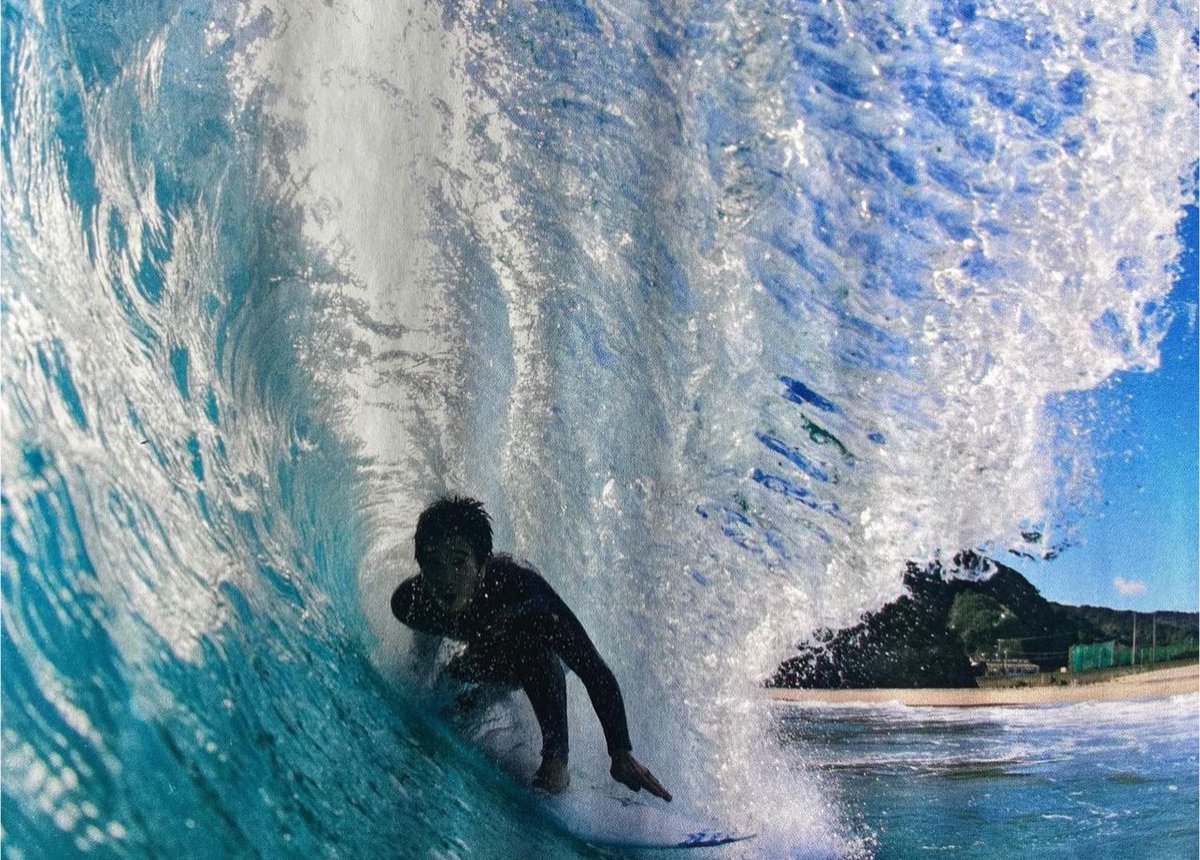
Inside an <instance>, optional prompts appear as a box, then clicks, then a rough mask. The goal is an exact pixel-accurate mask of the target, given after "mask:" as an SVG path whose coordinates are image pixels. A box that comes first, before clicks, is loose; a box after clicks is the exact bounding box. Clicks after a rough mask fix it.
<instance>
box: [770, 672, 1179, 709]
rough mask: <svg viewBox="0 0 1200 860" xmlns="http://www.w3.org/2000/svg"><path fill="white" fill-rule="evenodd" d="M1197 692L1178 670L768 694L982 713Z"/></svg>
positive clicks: (785, 699)
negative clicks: (1030, 682) (1078, 679)
mask: <svg viewBox="0 0 1200 860" xmlns="http://www.w3.org/2000/svg"><path fill="white" fill-rule="evenodd" d="M1197 692H1200V666H1198V665H1196V664H1193V665H1190V666H1178V667H1174V668H1171V669H1156V670H1152V671H1149V672H1139V673H1136V674H1131V675H1122V676H1120V677H1118V678H1113V679H1112V680H1109V681H1098V682H1095V683H1090V684H1087V683H1085V684H1070V685H1068V686H1064V687H1058V686H1043V687H993V688H982V687H978V688H972V687H961V688H948V689H934V688H913V689H903V688H877V689H862V690H814V689H795V688H783V687H775V688H771V689H769V690H768V691H767V694H768V696H769V697H770V699H771V700H772V701H776V702H792V703H798V704H804V703H809V702H813V703H815V702H821V703H827V704H839V703H855V704H864V703H865V704H870V703H876V702H897V703H899V704H901V705H909V706H913V707H922V708H986V707H997V706H1005V705H1050V704H1057V703H1063V702H1113V701H1126V700H1139V699H1157V698H1165V697H1168V696H1181V695H1186V694H1188V693H1197Z"/></svg>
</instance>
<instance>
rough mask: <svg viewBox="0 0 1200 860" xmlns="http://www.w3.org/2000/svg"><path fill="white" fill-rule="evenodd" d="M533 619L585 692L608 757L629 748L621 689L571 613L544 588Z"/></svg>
mask: <svg viewBox="0 0 1200 860" xmlns="http://www.w3.org/2000/svg"><path fill="white" fill-rule="evenodd" d="M537 618H538V622H539V626H541V627H542V630H541V631H539V632H540V633H541V634H542V636H543V637H544V638H545V639H546V640H548V642H549V644H550V647H551V648H553V649H554V651H555V652H556V653H557V654H558V656H559V657H561V658H562V661H563V662H564V663H566V664H567V668H568V669H570V670H571V671H572V672H574V673H575V674H576V675H578V676H579V680H580V681H582V682H583V686H584V688H585V689H587V692H588V698H589V699H591V700H592V707H593V708H594V709H595V711H596V716H597V717H599V718H600V726H601V727H602V728H603V729H604V740H605V742H606V743H607V745H608V754H609V755H610V756H613V755H616V754H617V753H619V752H628V751H629V750H631V749H633V745H632V744H631V743H630V742H629V725H628V723H627V722H626V719H625V701H624V699H622V698H621V687H620V686H619V685H618V684H617V679H616V676H615V675H613V673H612V670H611V669H609V668H608V664H607V663H605V662H604V659H603V658H602V657H601V656H600V652H598V651H597V650H596V646H595V645H593V644H592V640H591V639H590V638H588V635H587V631H586V630H584V629H583V625H582V624H580V623H579V619H578V618H576V617H575V613H573V612H571V610H570V609H569V608H568V607H567V605H566V604H565V603H564V602H563V601H562V598H560V597H559V596H558V595H557V594H555V593H554V592H553V591H551V590H550V589H549V588H547V589H546V594H545V595H544V597H543V605H542V608H541V611H540V612H539V613H538V616H537Z"/></svg>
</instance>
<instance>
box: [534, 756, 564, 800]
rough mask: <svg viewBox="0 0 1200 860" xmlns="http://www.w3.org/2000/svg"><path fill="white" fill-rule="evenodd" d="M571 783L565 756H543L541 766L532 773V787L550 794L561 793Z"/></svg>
mask: <svg viewBox="0 0 1200 860" xmlns="http://www.w3.org/2000/svg"><path fill="white" fill-rule="evenodd" d="M570 784H571V776H570V774H568V773H567V760H566V759H565V758H544V759H542V766H541V767H539V768H538V769H537V773H535V774H534V775H533V787H534V788H540V789H541V790H542V791H548V792H550V793H551V794H562V793H563V792H564V791H566V790H567V786H569V785H570Z"/></svg>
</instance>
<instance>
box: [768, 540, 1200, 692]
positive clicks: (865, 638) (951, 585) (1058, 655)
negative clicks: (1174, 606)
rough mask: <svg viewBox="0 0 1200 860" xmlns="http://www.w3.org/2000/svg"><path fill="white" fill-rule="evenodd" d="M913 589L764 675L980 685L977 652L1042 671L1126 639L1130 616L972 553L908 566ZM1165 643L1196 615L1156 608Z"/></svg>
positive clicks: (775, 679) (829, 681)
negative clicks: (1045, 593) (1062, 599)
mask: <svg viewBox="0 0 1200 860" xmlns="http://www.w3.org/2000/svg"><path fill="white" fill-rule="evenodd" d="M904 584H905V587H906V588H907V590H908V594H906V595H904V596H903V597H901V598H899V599H898V600H896V601H894V602H892V603H889V604H888V605H887V606H885V607H883V608H882V609H880V610H879V611H877V612H871V613H868V614H867V615H865V616H864V617H863V620H862V621H861V622H860V623H859V624H856V625H854V626H852V627H848V628H845V629H843V630H838V631H833V630H828V629H822V630H817V631H814V632H813V633H812V634H811V636H810V637H809V640H808V641H806V642H804V643H803V644H801V645H800V648H799V653H798V654H797V655H796V656H795V657H792V658H790V659H788V660H786V661H785V662H784V663H783V664H782V665H781V666H780V667H779V669H778V670H777V671H776V673H775V674H774V675H773V676H772V677H771V678H770V679H769V680H768V682H767V683H768V685H769V686H772V687H811V688H819V689H853V688H858V689H861V688H869V687H974V686H976V683H975V675H976V674H977V672H978V669H977V668H974V667H973V666H972V658H973V657H974V658H982V659H984V660H988V659H991V660H995V659H997V658H998V657H1003V658H1004V659H1008V660H1016V659H1025V660H1028V661H1029V662H1031V663H1033V664H1036V665H1037V666H1038V667H1039V668H1040V669H1041V670H1043V671H1045V670H1055V669H1058V668H1059V667H1061V666H1065V665H1066V664H1067V655H1068V652H1069V650H1070V648H1071V646H1072V645H1076V644H1083V643H1090V642H1103V641H1108V640H1116V641H1118V642H1121V643H1123V644H1125V645H1130V644H1131V643H1132V639H1133V625H1134V615H1133V613H1132V612H1129V611H1124V612H1122V611H1120V610H1116V609H1106V608H1103V607H1096V606H1067V605H1065V604H1061V603H1054V602H1052V601H1049V600H1046V599H1045V598H1044V597H1042V596H1041V594H1039V593H1038V590H1037V589H1036V588H1034V587H1033V585H1032V584H1031V583H1030V582H1029V580H1027V579H1025V577H1023V576H1022V575H1021V574H1020V573H1018V572H1017V571H1015V570H1013V569H1012V568H1010V567H1007V566H1005V565H1003V564H1000V563H999V562H996V561H993V560H992V559H988V558H984V557H982V556H980V555H977V554H976V553H972V552H964V553H960V554H959V555H957V556H955V558H954V560H953V563H952V564H951V565H949V566H945V567H943V565H941V564H939V563H934V564H931V565H928V566H927V567H925V568H921V567H918V566H917V565H915V564H909V566H908V568H907V570H906V572H905V574H904ZM1154 618H1155V623H1154V627H1153V629H1154V634H1153V635H1154V636H1155V639H1156V641H1157V644H1158V645H1159V646H1164V645H1167V646H1169V645H1175V644H1181V643H1184V642H1189V641H1190V642H1193V643H1194V642H1195V641H1196V640H1197V638H1198V636H1200V616H1198V615H1197V613H1194V612H1158V613H1155V615H1154ZM1137 624H1138V646H1139V648H1141V647H1147V646H1149V645H1150V638H1151V635H1152V633H1151V630H1152V627H1151V616H1150V615H1148V614H1147V613H1140V614H1139V616H1138V622H1137Z"/></svg>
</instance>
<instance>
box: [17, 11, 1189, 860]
mask: <svg viewBox="0 0 1200 860" xmlns="http://www.w3.org/2000/svg"><path fill="white" fill-rule="evenodd" d="M1093 5H1094V4H1083V5H1081V6H1079V7H1076V6H1072V5H1069V4H1065V3H1064V4H1061V5H1059V6H1048V5H1045V4H1043V5H1037V4H1026V3H1021V2H1002V3H996V4H992V5H988V4H983V3H970V2H954V3H947V4H940V3H934V4H926V3H907V4H899V5H897V6H896V7H895V8H893V9H891V10H890V11H879V10H878V9H876V8H875V7H873V6H872V7H863V8H851V7H846V6H842V5H836V4H795V3H786V4H784V3H781V4H773V3H763V2H744V3H733V4H728V3H719V4H718V3H703V2H701V3H678V4H665V5H664V4H661V3H647V4H636V3H633V4H630V3H620V4H615V3H614V4H611V5H603V4H594V5H584V4H575V3H565V2H564V3H538V4H533V3H529V4H524V3H496V4H493V3H486V2H464V3H446V4H440V3H430V4H427V5H422V4H414V5H411V6H403V7H402V6H395V5H394V4H393V5H389V4H361V5H359V4H349V3H346V4H341V3H323V2H316V0H313V2H307V0H289V2H279V3H274V2H257V0H247V2H243V3H232V2H231V3H222V2H218V3H210V2H182V3H174V4H170V3H163V4H143V3H103V2H84V3H71V4H66V3H57V2H23V0H22V2H6V3H5V5H4V63H5V67H4V76H3V87H2V89H0V97H2V105H3V115H4V130H3V140H2V142H3V158H4V173H3V177H2V180H3V185H2V192H3V210H4V225H3V242H4V245H3V253H4V261H3V266H4V279H3V281H4V283H3V304H2V306H0V310H2V313H3V321H2V324H3V330H2V332H0V334H2V336H3V343H4V349H3V373H4V376H3V379H4V390H3V398H2V401H0V409H2V412H0V420H2V424H3V434H2V435H3V438H2V445H3V447H2V448H0V457H2V460H3V469H4V478H3V506H4V507H3V518H4V519H3V547H2V548H3V575H2V580H0V584H2V588H3V592H2V597H3V641H2V647H3V653H2V661H3V677H2V683H3V729H2V735H0V740H2V744H3V746H2V751H3V760H4V774H3V776H4V779H3V789H2V798H0V802H2V813H3V814H2V816H0V817H2V825H0V826H2V827H3V852H4V853H5V855H6V856H11V857H39V856H41V857H62V856H69V855H71V854H72V853H75V852H82V851H92V852H95V853H97V854H99V855H103V856H122V857H140V856H155V857H163V856H188V857H204V856H211V857H227V856H266V857H284V856H298V855H303V856H325V857H334V856H339V857H359V856H370V855H376V854H379V853H389V854H390V853H399V854H401V855H403V854H410V855H413V856H447V857H448V856H466V855H468V854H471V855H475V856H485V857H486V856H508V855H509V854H510V853H511V850H512V846H513V844H514V843H515V842H517V841H519V842H520V844H521V845H522V846H523V849H522V850H527V851H528V852H530V855H531V856H546V855H553V854H555V853H559V854H565V855H567V856H573V855H575V854H577V853H584V854H587V853H588V851H589V850H590V849H585V848H583V847H582V846H580V845H578V844H576V843H574V842H571V841H570V840H567V839H564V838H562V837H560V836H558V835H556V834H555V833H554V832H553V831H551V830H547V829H546V828H545V826H544V824H543V823H542V820H541V819H540V818H539V817H538V816H537V815H536V814H535V812H534V811H532V810H531V809H530V808H529V806H528V800H527V798H526V797H525V796H524V795H523V794H521V793H520V792H519V791H515V789H513V787H512V786H511V784H510V783H509V782H508V781H507V780H506V779H505V778H504V777H502V776H501V775H499V774H498V773H497V772H496V771H495V769H494V768H493V767H492V766H491V765H489V764H487V763H486V762H485V761H484V760H483V759H482V758H480V757H479V756H478V755H477V753H476V752H475V751H473V750H472V749H471V748H470V746H469V745H468V744H465V743H464V742H463V741H462V740H461V739H460V738H457V737H456V736H454V734H453V733H452V732H449V731H448V730H447V729H446V728H445V727H444V726H443V725H442V723H441V722H440V721H438V720H437V719H430V718H429V717H428V708H427V707H426V706H425V701H424V699H423V698H422V695H421V691H420V684H419V682H418V680H416V679H413V678H412V677H410V675H409V674H408V673H407V671H406V667H405V663H406V659H405V655H406V649H407V644H408V643H407V640H406V637H405V634H404V633H403V631H401V630H400V629H399V628H398V626H397V625H396V624H395V622H394V621H393V619H391V618H390V616H389V614H388V606H387V598H388V595H389V594H390V592H391V590H392V588H393V587H394V586H395V584H396V583H397V582H398V581H399V580H400V579H401V578H403V577H405V576H408V575H410V574H411V573H413V572H414V568H413V564H412V561H411V551H410V547H411V544H410V541H411V530H412V524H413V521H414V519H415V516H416V514H417V512H418V511H419V510H420V508H421V506H422V505H423V504H425V503H426V502H427V501H428V500H429V499H431V498H432V497H434V496H436V495H437V494H439V493H442V492H445V491H447V490H457V491H465V492H470V493H473V494H475V495H478V496H479V497H480V498H482V499H483V500H484V501H485V502H486V503H487V505H488V507H489V510H491V512H492V514H493V516H494V518H495V523H496V530H497V542H498V544H499V545H500V546H501V547H503V548H505V549H510V550H512V551H514V552H515V553H516V554H518V555H520V556H524V557H527V558H529V559H531V560H532V561H533V562H534V563H535V564H537V565H538V567H539V568H540V569H541V570H542V572H543V573H544V574H545V575H546V576H547V577H548V578H549V579H550V580H551V582H552V583H553V584H554V586H555V588H556V589H557V590H558V591H559V592H560V593H561V594H562V595H563V596H564V597H565V598H566V599H567V601H568V603H570V604H571V606H572V607H574V608H575V609H576V611H577V613H578V614H579V615H580V617H581V618H582V620H583V621H584V623H585V625H586V626H587V628H588V629H589V631H590V632H591V634H592V636H593V638H594V639H595V640H596V642H597V644H598V646H599V647H600V650H601V651H602V653H603V654H604V655H605V657H606V659H607V660H608V661H609V663H610V664H611V665H612V667H613V669H614V671H615V672H616V674H617V676H618V678H619V679H620V680H621V683H622V685H623V689H624V691H625V697H626V700H627V702H628V704H629V712H630V714H629V715H630V725H631V729H632V734H633V738H634V743H635V747H636V751H637V752H638V754H639V755H640V756H641V757H642V758H644V759H645V760H646V761H647V762H648V763H649V764H650V765H651V766H652V767H653V768H654V769H655V771H656V772H657V773H658V775H659V776H660V777H661V778H662V779H663V781H664V782H666V783H667V784H668V785H669V786H670V787H671V788H672V790H673V792H674V793H675V794H676V795H677V798H678V799H677V801H676V804H677V806H678V808H680V809H682V810H685V811H690V812H692V813H695V814H697V815H704V816H708V817H711V818H713V819H715V820H719V821H720V822H722V823H725V824H726V825H728V826H739V827H742V826H744V827H747V828H753V829H756V830H758V831H759V832H760V834H761V835H760V837H759V839H758V840H757V841H756V842H755V843H753V846H754V847H753V848H747V849H744V850H746V851H749V852H751V853H758V854H776V855H785V856H786V855H812V856H831V855H834V856H836V855H845V854H853V853H856V852H859V853H861V852H867V853H870V852H871V851H874V850H876V848H877V847H879V846H887V845H888V844H889V843H888V838H889V837H888V836H887V831H886V830H883V829H882V828H879V827H876V826H875V825H874V824H871V825H870V826H868V827H867V828H866V829H863V828H862V827H860V822H859V818H856V817H855V816H858V817H860V818H869V817H871V816H872V815H873V814H874V810H875V807H873V806H871V805H870V804H866V805H865V806H864V805H861V804H860V805H858V806H856V805H855V803H849V804H847V803H844V802H843V800H842V799H841V798H840V796H839V795H838V792H837V791H834V790H833V789H831V788H830V784H829V780H828V779H827V778H826V777H825V776H823V775H822V773H821V770H820V768H819V767H818V768H808V767H798V766H797V765H798V764H800V763H803V761H804V760H803V759H802V758H801V759H798V758H797V757H796V755H795V754H794V751H793V750H792V749H791V748H781V747H780V746H779V743H778V741H777V740H776V738H775V735H774V732H773V731H772V725H773V724H772V720H771V717H770V709H769V708H767V707H765V706H764V704H763V702H762V699H761V690H760V689H759V688H758V687H757V682H758V681H759V679H761V678H762V677H764V676H765V675H766V674H768V673H769V672H770V671H771V670H772V669H773V668H774V666H775V665H776V664H777V661H778V660H779V659H780V658H781V657H783V656H785V655H786V654H787V653H788V651H789V650H790V649H791V648H792V647H793V645H794V642H795V640H796V638H797V637H798V636H800V635H802V634H803V632H804V631H806V630H809V629H811V628H812V627H814V626H817V625H832V626H836V625H840V624H843V623H847V622H849V621H852V620H854V619H855V618H857V617H858V615H859V613H861V612H862V611H863V610H866V609H870V608H874V607H878V606H879V605H881V604H882V603H883V602H885V601H886V600H888V599H890V598H892V597H893V596H895V594H896V593H897V592H898V589H899V587H900V573H901V570H902V563H903V562H904V561H905V560H907V559H918V560H928V559H931V558H934V557H936V556H937V555H938V554H939V553H942V552H945V553H952V552H955V551H958V550H959V549H962V548H964V547H973V548H977V549H980V550H983V551H985V552H999V551H1003V550H1005V549H1008V548H1020V549H1021V550H1022V551H1026V552H1032V553H1042V552H1049V551H1052V550H1053V549H1055V548H1056V547H1059V546H1061V545H1062V544H1063V543H1064V542H1066V541H1068V540H1069V539H1070V529H1071V525H1072V523H1073V522H1075V521H1077V519H1078V518H1079V517H1082V516H1087V515H1088V511H1089V510H1090V509H1091V506H1092V505H1093V504H1094V502H1095V499H1094V491H1095V486H1094V469H1093V455H1094V450H1095V446H1094V443H1093V437H1094V436H1095V435H1097V434H1098V435H1100V436H1103V435H1104V434H1105V433H1106V432H1108V429H1109V426H1108V425H1107V424H1106V423H1105V421H1106V420H1107V416H1102V415H1096V414H1092V411H1091V407H1090V401H1089V398H1088V396H1087V391H1088V390H1089V389H1091V388H1093V387H1094V386H1096V385H1097V384H1099V383H1100V382H1101V381H1102V380H1104V379H1105V378H1106V377H1107V376H1108V375H1109V374H1110V373H1112V372H1113V371H1115V370H1118V369H1128V368H1146V369H1150V368H1153V367H1154V366H1156V364H1157V361H1158V343H1159V341H1160V339H1161V337H1162V334H1163V332H1164V330H1165V327H1166V325H1167V324H1168V322H1169V320H1170V317H1171V315H1172V313H1173V309H1172V308H1171V307H1169V306H1168V304H1167V303H1166V296H1167V294H1168V292H1169V289H1170V285H1171V281H1172V277H1173V273H1172V266H1173V265H1174V264H1175V261H1176V259H1177V257H1178V254H1179V241H1178V238H1177V230H1176V226H1177V223H1178V220H1179V217H1180V213H1181V211H1182V210H1181V207H1182V206H1183V205H1184V204H1185V203H1187V202H1189V201H1191V200H1192V199H1193V198H1194V183H1193V177H1194V174H1195V166H1194V157H1195V156H1194V150H1193V143H1194V140H1195V138H1196V114H1195V104H1194V102H1193V101H1192V93H1193V89H1194V68H1195V60H1196V55H1197V50H1196V42H1195V36H1194V27H1195V24H1194V22H1195V11H1196V10H1195V7H1194V4H1183V5H1182V6H1178V5H1172V4H1166V3H1162V4H1159V3H1150V4H1140V5H1138V6H1137V7H1136V8H1133V9H1126V8H1120V9H1118V8H1113V9H1112V10H1109V9H1108V8H1092V6H1093ZM572 708H573V714H572V717H573V719H572V726H573V737H574V750H575V753H574V756H575V760H576V762H577V765H578V766H579V767H580V768H583V769H585V770H588V769H590V770H591V771H592V772H598V773H601V774H602V773H603V766H604V762H603V760H602V747H601V743H600V736H599V729H598V727H597V726H596V724H595V721H594V719H593V718H592V717H591V716H590V714H589V713H588V709H587V705H586V701H585V699H584V697H583V695H582V690H580V689H579V688H578V686H577V685H576V686H574V687H573V688H572ZM1177 761H1179V762H1183V761H1184V760H1183V759H1182V758H1181V759H1178V760H1177ZM1181 790H1183V786H1182V784H1181ZM781 798H786V799H787V802H781ZM917 829H918V828H914V829H913V830H912V831H911V833H916V832H917ZM880 834H882V835H880ZM877 836H878V839H877V838H876V837H877ZM896 844H899V843H896ZM905 844H907V843H905ZM524 846H528V847H527V848H526V847H524ZM880 850H882V849H880Z"/></svg>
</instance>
